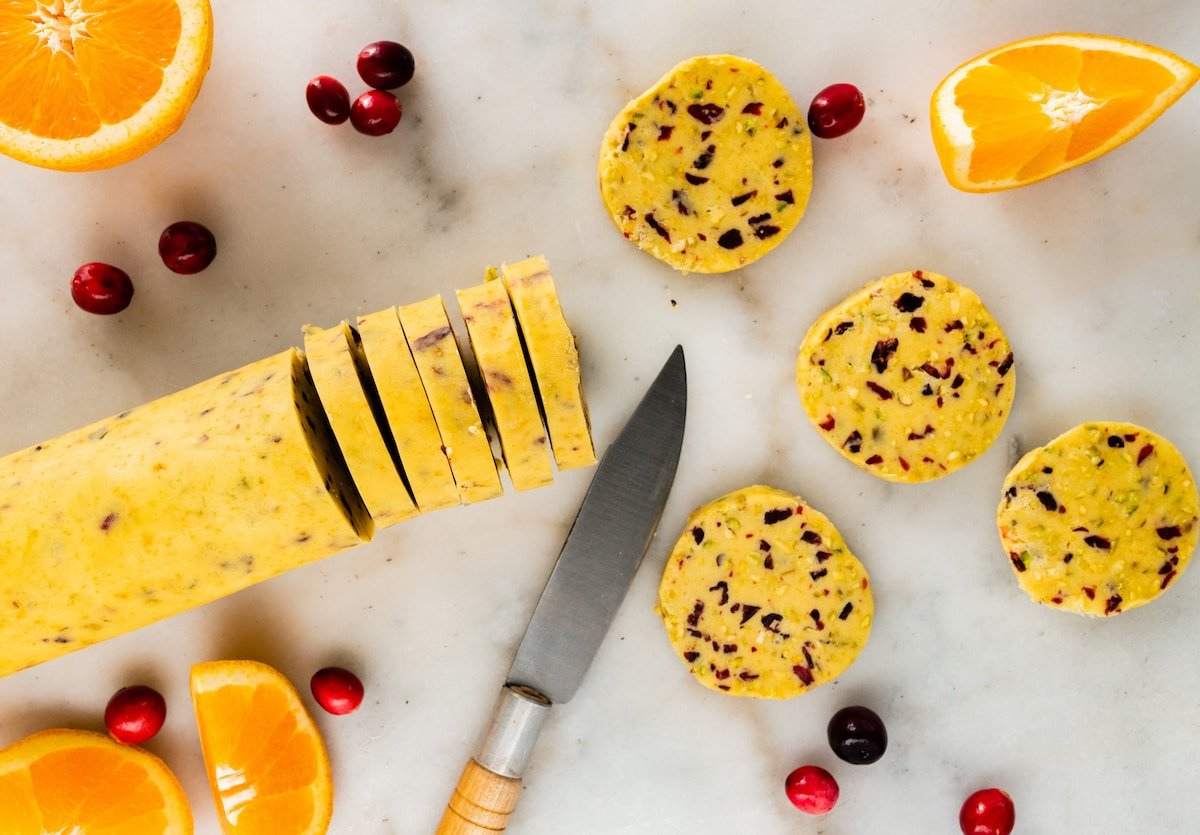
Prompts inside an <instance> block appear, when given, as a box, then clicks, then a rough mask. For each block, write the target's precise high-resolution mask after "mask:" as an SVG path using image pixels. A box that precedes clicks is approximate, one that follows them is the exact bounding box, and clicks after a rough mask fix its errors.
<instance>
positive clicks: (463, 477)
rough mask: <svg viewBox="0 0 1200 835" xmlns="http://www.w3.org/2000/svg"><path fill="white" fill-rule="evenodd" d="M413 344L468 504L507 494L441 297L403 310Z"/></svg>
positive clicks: (403, 321)
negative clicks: (501, 482)
mask: <svg viewBox="0 0 1200 835" xmlns="http://www.w3.org/2000/svg"><path fill="white" fill-rule="evenodd" d="M399 315H400V325H401V326H402V327H403V328H404V335H405V338H406V339H407V340H408V347H409V348H410V349H411V350H412V356H413V360H414V361H415V362H416V364H417V371H418V372H419V373H420V375H421V382H422V383H423V384H424V386H425V393H426V394H427V395H428V397H429V405H430V407H431V408H432V409H433V416H434V418H435V419H436V421H437V426H438V431H439V433H440V434H441V437H442V447H443V448H444V449H445V451H446V458H448V459H449V461H450V470H451V472H453V473H454V480H455V482H456V483H457V485H458V495H459V497H460V498H461V499H462V501H463V502H464V503H465V504H473V503H474V502H482V501H485V500H487V499H493V498H495V497H497V496H499V495H502V494H503V493H504V488H503V487H502V486H501V484H500V475H499V473H498V472H497V471H496V459H495V458H493V457H492V446H491V444H490V443H489V442H488V437H487V433H486V432H485V431H484V428H483V421H482V420H481V419H480V417H479V409H478V408H477V407H476V405H475V396H474V395H473V394H472V393H471V384H470V382H469V381H468V380H467V372H466V369H465V368H464V367H463V361H462V356H461V355H460V354H459V352H458V341H457V340H456V339H455V338H454V331H453V330H452V329H451V327H450V320H449V319H448V318H447V316H446V307H445V305H444V304H443V303H442V297H441V296H433V297H432V298H428V299H425V300H424V301H421V302H416V303H415V304H408V305H404V306H403V307H401V308H400V309H399Z"/></svg>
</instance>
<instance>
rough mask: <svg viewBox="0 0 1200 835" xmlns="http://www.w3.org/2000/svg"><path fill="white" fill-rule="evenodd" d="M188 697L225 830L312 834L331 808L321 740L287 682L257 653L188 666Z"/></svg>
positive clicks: (247, 834) (241, 834)
mask: <svg viewBox="0 0 1200 835" xmlns="http://www.w3.org/2000/svg"><path fill="white" fill-rule="evenodd" d="M191 689H192V704H193V707H194V708H195V713H196V724H197V726H198V727H199V730H200V747H201V749H202V751H203V753H204V766H205V769H206V771H207V772H208V782H209V787H210V788H211V789H212V794H213V800H214V801H215V803H216V807H217V817H218V818H219V819H220V821H221V826H222V829H223V830H224V831H225V832H226V833H238V835H257V833H263V834H264V835H282V833H286V834H287V835H309V833H312V834H313V835H317V834H319V833H324V832H325V831H326V830H327V829H328V827H329V820H330V817H331V816H332V814H333V780H332V777H331V775H330V768H329V757H328V755H327V754H326V752H325V743H324V742H323V741H322V739H321V734H320V732H319V731H318V730H317V727H316V725H315V724H314V723H313V720H312V717H311V716H310V715H309V714H308V711H307V710H305V708H304V704H303V703H302V702H301V701H300V696H299V694H298V693H297V692H296V689H295V688H294V687H293V686H292V685H291V683H290V682H289V681H288V680H287V679H286V678H284V676H283V675H282V674H281V673H279V672H278V671H277V670H275V669H273V668H271V667H268V666H267V665H266V664H260V663H258V662H255V661H210V662H206V663H203V664H196V665H195V666H193V667H192V676H191Z"/></svg>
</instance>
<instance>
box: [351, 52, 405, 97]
mask: <svg viewBox="0 0 1200 835" xmlns="http://www.w3.org/2000/svg"><path fill="white" fill-rule="evenodd" d="M416 69H417V64H416V61H414V60H413V54H412V53H411V52H409V51H408V47H406V46H402V45H401V44H398V43H396V42H395V41H376V42H375V43H371V44H367V45H366V46H364V47H363V48H362V52H360V53H358V74H359V75H360V76H362V80H363V81H365V82H367V84H369V85H370V86H372V87H374V88H375V89H376V90H394V89H396V88H397V87H403V86H404V85H405V84H407V83H408V82H409V81H412V77H413V73H414V72H415V71H416Z"/></svg>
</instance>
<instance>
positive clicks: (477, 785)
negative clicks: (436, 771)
mask: <svg viewBox="0 0 1200 835" xmlns="http://www.w3.org/2000/svg"><path fill="white" fill-rule="evenodd" d="M520 794H521V780H520V778H519V777H504V776H502V775H500V774H496V773H495V772H492V771H488V770H487V769H486V768H484V767H483V766H481V765H480V764H479V763H477V762H475V760H467V765H466V768H464V769H463V773H462V776H461V777H459V778H458V785H457V786H455V787H454V794H453V796H451V798H450V802H449V803H448V804H446V813H445V814H444V815H442V822H441V823H439V824H438V828H437V835H489V833H495V832H503V831H504V830H505V828H506V827H507V826H508V816H509V815H510V814H512V810H513V809H514V808H516V805H517V797H518V796H519V795H520Z"/></svg>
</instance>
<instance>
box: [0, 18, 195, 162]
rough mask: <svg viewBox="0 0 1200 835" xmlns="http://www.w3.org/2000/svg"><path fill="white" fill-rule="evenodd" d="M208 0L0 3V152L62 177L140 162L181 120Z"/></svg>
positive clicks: (192, 96)
mask: <svg viewBox="0 0 1200 835" xmlns="http://www.w3.org/2000/svg"><path fill="white" fill-rule="evenodd" d="M212 28H213V27H212V10H211V8H210V6H209V0H0V151H2V152H3V153H5V154H7V155H8V156H11V157H14V158H16V159H19V160H22V161H23V162H28V163H31V164H33V165H40V166H43V167H46V168H54V169H59V170H64V171H86V170H92V169H96V168H106V167H109V166H113V165H116V164H118V163H121V162H126V161H128V160H130V159H133V158H134V157H137V156H140V155H141V154H143V153H145V152H146V151H148V150H150V149H151V148H153V147H155V146H156V145H158V144H159V143H160V142H162V141H163V140H164V139H166V138H167V137H168V136H170V135H171V134H172V133H174V132H175V131H176V130H177V129H178V128H179V126H180V125H181V124H182V123H183V119H184V117H185V116H186V115H187V112H188V109H189V108H190V106H191V104H192V101H193V100H194V99H195V98H196V95H197V93H199V91H200V84H201V82H202V80H203V78H204V74H205V72H206V71H207V70H208V65H209V61H210V59H211V56H212Z"/></svg>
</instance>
